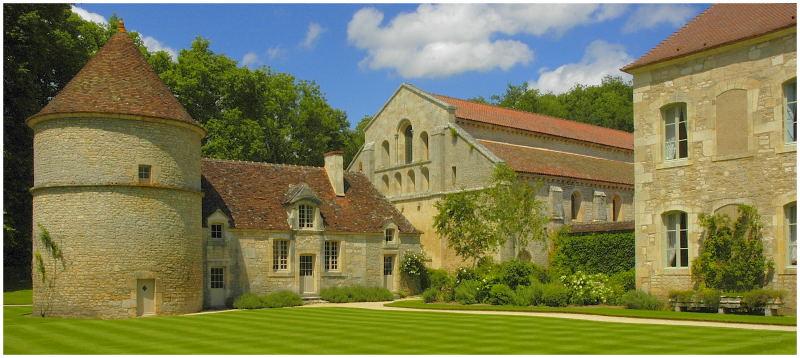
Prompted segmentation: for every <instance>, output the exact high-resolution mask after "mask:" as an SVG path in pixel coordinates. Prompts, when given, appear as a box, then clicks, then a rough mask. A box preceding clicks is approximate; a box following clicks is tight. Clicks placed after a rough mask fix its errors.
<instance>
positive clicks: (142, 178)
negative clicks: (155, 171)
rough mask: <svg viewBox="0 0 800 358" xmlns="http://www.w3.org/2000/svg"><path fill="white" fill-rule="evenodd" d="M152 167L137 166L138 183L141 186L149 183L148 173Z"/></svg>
mask: <svg viewBox="0 0 800 358" xmlns="http://www.w3.org/2000/svg"><path fill="white" fill-rule="evenodd" d="M151 169H152V167H151V166H149V165H146V164H139V182H140V183H143V184H147V183H150V172H151Z"/></svg>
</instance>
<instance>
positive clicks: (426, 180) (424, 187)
mask: <svg viewBox="0 0 800 358" xmlns="http://www.w3.org/2000/svg"><path fill="white" fill-rule="evenodd" d="M419 171H420V173H422V182H421V183H420V190H421V191H423V192H427V191H428V190H429V189H430V174H429V173H428V168H420V170H419Z"/></svg>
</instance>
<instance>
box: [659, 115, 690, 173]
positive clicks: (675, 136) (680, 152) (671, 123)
mask: <svg viewBox="0 0 800 358" xmlns="http://www.w3.org/2000/svg"><path fill="white" fill-rule="evenodd" d="M688 152H689V139H688V134H687V130H686V104H685V103H679V104H676V105H672V106H669V107H667V108H665V109H664V159H666V160H673V159H679V158H686V157H687V156H688Z"/></svg>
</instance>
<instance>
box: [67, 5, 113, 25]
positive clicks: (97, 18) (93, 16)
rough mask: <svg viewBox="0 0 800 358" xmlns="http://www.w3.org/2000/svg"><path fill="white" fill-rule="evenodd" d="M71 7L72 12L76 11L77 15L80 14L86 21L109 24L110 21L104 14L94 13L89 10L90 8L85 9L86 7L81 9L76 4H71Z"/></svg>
mask: <svg viewBox="0 0 800 358" xmlns="http://www.w3.org/2000/svg"><path fill="white" fill-rule="evenodd" d="M70 9H71V10H72V12H74V13H75V14H76V15H78V16H79V17H80V18H81V19H84V20H86V21H91V22H96V23H98V24H107V23H108V20H106V18H105V17H103V15H100V14H98V13H94V12H91V11H88V10H85V9H81V8H79V7H77V6H75V5H71V6H70Z"/></svg>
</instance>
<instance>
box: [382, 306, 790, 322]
mask: <svg viewBox="0 0 800 358" xmlns="http://www.w3.org/2000/svg"><path fill="white" fill-rule="evenodd" d="M386 306H389V307H405V308H425V309H435V310H471V311H521V312H559V313H582V314H593V315H600V316H617V317H637V318H659V319H674V320H683V321H712V322H730V323H755V324H773V325H780V326H796V325H797V317H795V316H772V317H765V316H756V315H738V314H716V313H696V312H675V311H646V310H630V309H625V308H614V307H603V306H580V307H546V306H491V305H461V304H457V303H424V302H422V300H407V301H397V302H392V303H387V304H386Z"/></svg>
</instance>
